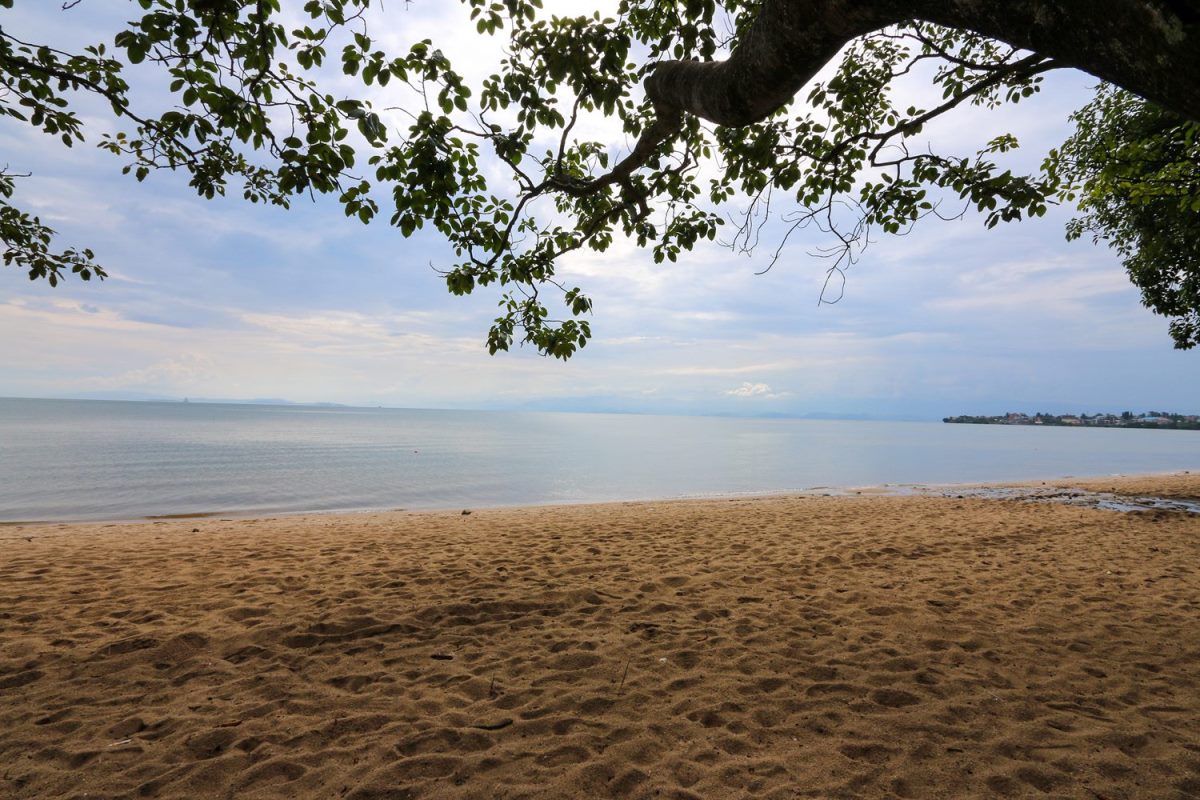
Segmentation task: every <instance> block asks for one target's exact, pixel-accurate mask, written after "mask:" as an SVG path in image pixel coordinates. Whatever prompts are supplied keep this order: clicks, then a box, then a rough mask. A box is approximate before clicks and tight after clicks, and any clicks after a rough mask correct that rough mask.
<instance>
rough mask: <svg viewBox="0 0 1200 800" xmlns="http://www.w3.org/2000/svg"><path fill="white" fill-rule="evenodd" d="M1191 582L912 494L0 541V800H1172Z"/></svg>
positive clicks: (1198, 530)
mask: <svg viewBox="0 0 1200 800" xmlns="http://www.w3.org/2000/svg"><path fill="white" fill-rule="evenodd" d="M1171 480H1174V481H1176V483H1173V484H1171V485H1170V488H1171V490H1172V491H1171V493H1173V494H1176V495H1179V494H1186V495H1189V496H1196V495H1197V494H1200V491H1198V490H1200V480H1197V479H1196V478H1195V476H1186V477H1180V478H1175V479H1171ZM1145 483H1146V482H1145V481H1143V484H1145ZM1155 485H1157V484H1154V483H1153V481H1151V482H1150V483H1149V486H1150V488H1153V487H1154V486H1155ZM1099 488H1109V487H1107V486H1100V487H1099ZM1146 490H1147V486H1146V485H1140V486H1139V488H1137V489H1136V491H1146ZM194 529H195V530H194ZM1198 567H1200V519H1197V518H1196V517H1195V516H1191V517H1189V516H1186V515H1183V514H1176V513H1159V512H1156V513H1143V514H1121V513H1117V512H1111V511H1100V510H1093V509H1086V508H1076V507H1067V506H1053V505H1033V504H1027V503H1021V502H1016V501H997V500H990V501H989V500H973V499H972V500H956V499H943V498H932V497H879V496H862V497H849V498H820V497H803V498H769V499H736V500H719V501H718V500H714V501H700V502H670V503H644V504H614V505H603V506H575V507H563V508H531V509H514V510H479V511H475V512H474V513H472V514H469V515H463V514H459V513H452V514H451V513H391V514H374V515H354V516H341V517H328V516H309V517H292V518H281V519H264V520H233V521H222V520H219V519H211V518H209V519H199V520H169V521H158V522H146V523H138V524H127V525H126V524H122V525H70V526H8V527H4V528H0V797H5V798H83V797H87V798H116V797H121V798H125V797H134V798H139V797H160V798H239V799H240V798H267V797H270V798H276V797H278V798H343V797H345V798H353V799H354V800H367V798H379V799H382V798H604V797H622V798H623V797H630V798H643V797H645V798H756V799H757V798H793V797H838V798H876V797H912V798H936V797H945V798H958V797H1068V798H1088V800H1096V799H1097V798H1099V799H1100V800H1122V799H1124V798H1170V797H1196V796H1198V795H1200V570H1198Z"/></svg>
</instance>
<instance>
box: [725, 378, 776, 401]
mask: <svg viewBox="0 0 1200 800" xmlns="http://www.w3.org/2000/svg"><path fill="white" fill-rule="evenodd" d="M725 394H727V395H729V396H730V397H761V398H763V399H764V400H775V399H777V398H781V397H788V396H789V395H790V394H791V393H790V392H772V391H771V387H770V386H768V385H767V384H765V383H749V382H746V383H743V384H742V385H741V386H739V387H738V388H736V389H730V390H728V391H727V392H725Z"/></svg>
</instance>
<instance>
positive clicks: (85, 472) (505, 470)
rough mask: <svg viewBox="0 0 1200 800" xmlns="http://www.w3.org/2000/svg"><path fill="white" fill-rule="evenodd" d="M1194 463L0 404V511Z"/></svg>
mask: <svg viewBox="0 0 1200 800" xmlns="http://www.w3.org/2000/svg"><path fill="white" fill-rule="evenodd" d="M1198 467H1200V432H1193V431H1155V430H1115V429H1108V430H1105V429H1087V430H1082V429H1072V428H1040V427H1039V428H1034V427H1007V426H989V425H945V424H942V423H932V422H849V421H824V420H822V421H815V420H762V419H730V418H718V417H663V416H631V415H615V414H553V413H508V412H480V411H429V410H397V409H365V408H314V407H301V406H254V405H218V404H208V403H188V404H185V403H119V402H103V401H74V400H18V399H0V521H15V520H85V519H130V518H136V517H144V516H151V515H165V514H194V513H206V512H225V513H283V512H299V511H342V510H363V509H392V508H409V509H435V508H459V507H463V508H466V507H476V508H478V507H483V506H498V505H535V504H545V503H583V502H595V501H609V500H647V499H662V498H675V497H699V496H706V495H722V494H740V493H777V492H789V491H795V490H804V489H812V488H815V487H850V486H866V485H878V484H883V483H963V482H978V481H1003V480H1023V479H1033V478H1049V477H1059V476H1063V475H1108V474H1113V473H1118V472H1163V471H1168V470H1181V469H1196V468H1198Z"/></svg>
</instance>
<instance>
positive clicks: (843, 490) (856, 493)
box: [0, 470, 1200, 540]
mask: <svg viewBox="0 0 1200 800" xmlns="http://www.w3.org/2000/svg"><path fill="white" fill-rule="evenodd" d="M1193 474H1194V471H1193V470H1170V471H1165V472H1144V473H1115V474H1107V475H1061V476H1057V477H1043V478H1026V479H1018V480H995V481H969V482H962V483H881V484H866V485H858V486H813V487H807V488H804V489H796V490H788V491H775V490H764V491H762V492H728V493H715V494H704V495H680V496H675V497H657V498H625V499H612V500H596V501H583V502H567V503H561V502H545V503H536V502H534V503H511V504H508V503H500V504H490V505H480V506H472V505H470V504H461V505H453V506H450V505H447V506H429V507H399V506H396V507H374V508H345V509H309V510H297V511H290V510H288V511H269V510H261V509H249V510H244V511H236V510H225V511H196V512H179V513H167V514H147V515H144V516H131V517H88V518H81V519H42V520H0V540H2V539H3V538H4V537H3V535H2V534H3V533H4V532H5V531H6V530H22V529H24V528H46V527H76V526H77V527H88V526H96V525H101V526H106V527H113V526H126V525H161V524H165V523H170V522H176V523H186V522H217V521H219V522H253V521H262V520H272V521H273V520H281V519H303V518H309V517H315V518H322V519H330V520H333V519H342V518H348V519H356V518H367V517H373V516H383V515H393V514H438V515H440V514H451V515H454V514H467V515H469V514H472V513H477V512H488V511H520V510H535V509H537V510H547V509H555V508H562V509H583V508H594V507H606V506H630V505H635V506H649V505H659V504H664V503H671V504H674V503H704V502H720V501H732V500H774V499H789V498H802V497H826V498H845V499H853V498H858V497H938V496H947V495H950V494H952V493H953V492H954V491H955V490H988V489H996V490H1003V489H1020V488H1029V489H1040V488H1046V489H1052V488H1061V489H1064V490H1068V489H1079V490H1084V491H1091V492H1107V493H1111V494H1116V495H1120V496H1135V495H1136V496H1146V495H1152V496H1155V497H1161V498H1164V499H1184V500H1190V499H1198V498H1200V493H1198V492H1196V491H1193V490H1192V489H1191V488H1189V487H1191V485H1192V484H1194V483H1195V479H1190V476H1192V475H1193ZM1189 479H1190V480H1189Z"/></svg>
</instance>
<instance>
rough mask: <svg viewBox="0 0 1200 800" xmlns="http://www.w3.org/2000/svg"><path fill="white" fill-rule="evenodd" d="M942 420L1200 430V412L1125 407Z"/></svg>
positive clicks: (945, 420)
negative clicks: (1093, 411)
mask: <svg viewBox="0 0 1200 800" xmlns="http://www.w3.org/2000/svg"><path fill="white" fill-rule="evenodd" d="M942 422H952V423H962V424H968V425H1062V426H1087V427H1093V428H1168V429H1174V430H1189V431H1194V430H1200V415H1197V414H1174V413H1171V412H1169V411H1147V412H1146V413H1144V414H1134V413H1133V412H1131V411H1124V412H1122V413H1121V414H1079V415H1078V416H1077V415H1075V414H1043V413H1041V412H1038V413H1036V414H1026V413H1024V412H1021V411H1010V412H1009V413H1007V414H1001V415H999V416H995V417H973V416H969V415H965V414H964V415H961V416H957V417H943V418H942Z"/></svg>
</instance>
